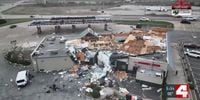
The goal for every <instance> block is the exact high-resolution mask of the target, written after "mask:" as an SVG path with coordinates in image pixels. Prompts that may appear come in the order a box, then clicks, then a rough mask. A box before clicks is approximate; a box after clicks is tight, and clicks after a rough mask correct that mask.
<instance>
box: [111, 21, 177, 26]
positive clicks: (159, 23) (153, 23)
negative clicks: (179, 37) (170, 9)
mask: <svg viewBox="0 0 200 100" xmlns="http://www.w3.org/2000/svg"><path fill="white" fill-rule="evenodd" d="M114 23H117V24H125V25H137V24H140V25H142V26H149V27H164V28H173V27H174V25H173V24H172V23H170V22H165V21H138V20H115V21H114Z"/></svg>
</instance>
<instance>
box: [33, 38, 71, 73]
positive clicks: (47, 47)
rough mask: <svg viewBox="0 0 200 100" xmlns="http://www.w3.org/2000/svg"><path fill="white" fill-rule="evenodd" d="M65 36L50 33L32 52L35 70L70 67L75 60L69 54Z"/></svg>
mask: <svg viewBox="0 0 200 100" xmlns="http://www.w3.org/2000/svg"><path fill="white" fill-rule="evenodd" d="M63 38H64V37H63V36H55V35H50V36H47V37H45V38H43V40H42V41H41V42H40V43H39V45H38V46H37V47H36V48H35V49H34V51H33V52H32V53H31V60H32V64H33V67H34V70H35V71H45V72H49V71H53V70H63V69H68V68H71V67H72V66H73V64H74V63H73V61H72V60H71V58H70V56H69V55H68V54H67V50H66V48H65V44H64V39H63Z"/></svg>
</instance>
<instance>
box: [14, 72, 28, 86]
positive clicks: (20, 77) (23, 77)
mask: <svg viewBox="0 0 200 100" xmlns="http://www.w3.org/2000/svg"><path fill="white" fill-rule="evenodd" d="M28 76H29V73H28V71H27V70H24V71H20V72H18V73H17V77H16V80H15V82H16V84H17V86H25V85H26V84H27V83H28V81H29V77H28Z"/></svg>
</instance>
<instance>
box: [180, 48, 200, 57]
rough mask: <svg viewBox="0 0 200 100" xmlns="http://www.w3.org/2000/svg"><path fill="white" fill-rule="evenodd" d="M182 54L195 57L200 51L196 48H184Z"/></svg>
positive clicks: (198, 55)
mask: <svg viewBox="0 0 200 100" xmlns="http://www.w3.org/2000/svg"><path fill="white" fill-rule="evenodd" d="M184 54H186V55H188V56H190V57H195V58H200V51H198V50H189V49H186V51H185V52H184Z"/></svg>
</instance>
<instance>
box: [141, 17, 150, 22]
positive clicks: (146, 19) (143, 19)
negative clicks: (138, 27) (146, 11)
mask: <svg viewBox="0 0 200 100" xmlns="http://www.w3.org/2000/svg"><path fill="white" fill-rule="evenodd" d="M140 21H150V19H149V18H147V17H142V18H140Z"/></svg>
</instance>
